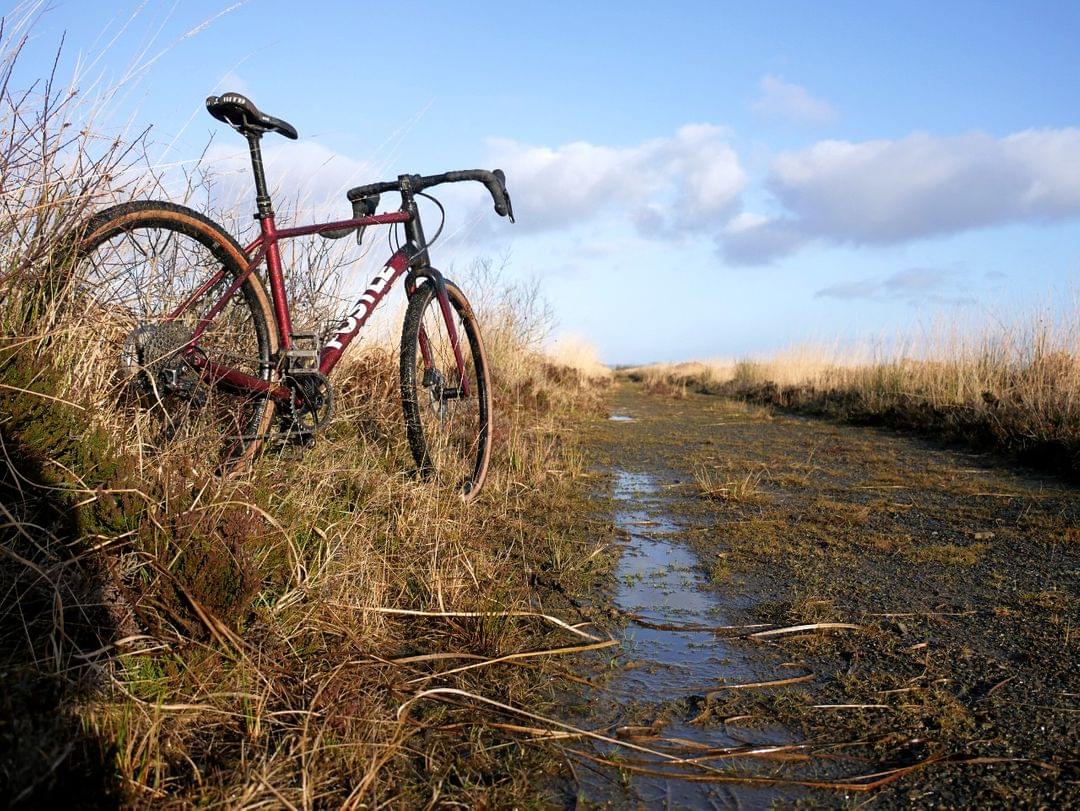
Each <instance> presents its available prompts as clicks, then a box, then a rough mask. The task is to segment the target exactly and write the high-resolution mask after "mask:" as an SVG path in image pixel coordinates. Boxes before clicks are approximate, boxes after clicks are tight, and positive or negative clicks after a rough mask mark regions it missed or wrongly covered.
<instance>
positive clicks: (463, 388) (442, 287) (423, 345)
mask: <svg viewBox="0 0 1080 811" xmlns="http://www.w3.org/2000/svg"><path fill="white" fill-rule="evenodd" d="M417 278H425V279H427V280H428V282H429V283H430V284H433V285H435V298H436V300H437V301H438V302H439V310H440V312H442V317H443V321H445V322H446V334H447V335H448V336H449V337H450V347H451V349H453V351H454V363H456V364H457V370H458V380H459V381H460V385H459V388H458V389H457V392H456V396H458V397H468V396H469V378H468V375H466V374H465V359H464V356H463V355H462V352H461V340H460V337H459V336H458V331H457V326H456V325H455V324H454V311H453V306H452V305H451V304H450V296H449V294H448V293H447V292H446V279H444V278H443V275H442V274H441V273H440V272H439V271H437V270H436V269H435V268H433V267H421V268H411V269H410V270H409V274H408V275H407V276H406V277H405V294H406V295H407V296H408V297H409V298H410V299H412V297H413V294H415V293H416V289H417V283H416V280H417ZM418 341H419V344H420V355H421V357H423V359H424V383H425V385H427V382H428V380H431V379H433V378H434V377H435V375H436V374H437V373H438V370H437V369H436V368H435V358H434V355H433V354H432V351H431V341H430V340H429V339H428V335H427V332H426V331H425V329H424V322H423V319H421V321H420V332H419V335H418ZM440 399H442V397H441V396H440ZM447 399H449V398H447Z"/></svg>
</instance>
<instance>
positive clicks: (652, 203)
mask: <svg viewBox="0 0 1080 811" xmlns="http://www.w3.org/2000/svg"><path fill="white" fill-rule="evenodd" d="M727 138H728V132H727V130H725V129H723V128H721V127H716V126H713V125H710V124H688V125H686V126H684V127H682V128H680V129H679V130H678V131H677V132H676V133H675V134H674V135H672V136H669V137H665V138H656V139H652V140H648V141H645V142H643V143H641V144H638V145H635V146H629V147H613V146H603V145H597V144H591V143H588V142H586V141H575V142H573V143H570V144H566V145H565V146H561V147H557V148H552V147H547V146H532V145H528V144H522V143H519V142H517V141H511V140H506V139H493V140H492V141H491V142H490V146H491V153H490V157H489V160H490V163H491V165H492V166H498V167H500V168H502V169H503V170H505V171H506V177H507V184H508V186H509V189H510V192H511V194H512V196H513V201H514V209H515V212H516V213H517V215H518V220H519V222H520V225H521V228H522V229H523V230H530V231H540V230H547V229H553V228H562V227H566V226H569V225H572V224H573V223H576V222H582V221H585V220H589V219H592V218H594V217H596V216H598V215H600V214H603V213H615V214H617V215H621V216H625V217H626V218H628V219H629V220H630V221H631V222H633V223H634V224H635V225H636V226H637V227H638V229H639V230H640V231H641V233H643V234H647V235H652V236H658V235H671V234H675V233H678V232H681V231H692V230H697V229H701V228H705V229H708V230H713V229H718V228H719V227H720V226H721V224H722V223H723V221H724V220H725V219H727V218H728V217H730V216H731V214H732V213H733V212H734V211H735V210H736V209H737V206H738V198H739V195H740V193H741V192H742V190H743V188H744V187H745V186H746V175H745V173H744V172H743V170H742V167H741V166H740V164H739V158H738V155H736V153H735V150H734V149H732V148H731V146H730V145H729V144H728V143H727Z"/></svg>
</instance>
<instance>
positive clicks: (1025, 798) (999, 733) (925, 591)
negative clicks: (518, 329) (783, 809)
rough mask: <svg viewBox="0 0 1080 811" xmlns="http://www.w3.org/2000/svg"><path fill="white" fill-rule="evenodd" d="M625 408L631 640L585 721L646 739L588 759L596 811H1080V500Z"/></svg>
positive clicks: (614, 596) (597, 451)
mask: <svg viewBox="0 0 1080 811" xmlns="http://www.w3.org/2000/svg"><path fill="white" fill-rule="evenodd" d="M612 408H613V413H614V414H615V415H617V416H619V417H622V419H616V420H607V421H604V422H603V424H601V425H597V426H596V427H595V428H594V429H593V431H592V435H591V437H590V447H591V448H592V452H593V458H594V461H595V463H596V465H597V466H598V468H600V469H602V470H604V471H606V473H607V475H608V477H609V478H608V480H609V481H610V493H609V500H608V501H607V502H606V503H605V505H604V507H603V508H604V509H605V510H608V511H609V512H610V515H611V520H612V522H613V525H614V528H615V530H614V531H615V535H616V538H617V543H618V545H619V546H620V548H621V550H622V554H621V558H620V560H619V563H618V564H617V565H616V568H615V572H614V577H613V579H612V585H611V591H610V593H609V594H608V595H606V599H607V600H608V601H609V603H610V605H609V606H608V607H609V609H610V614H612V615H613V616H615V617H617V620H616V621H614V622H613V623H612V624H611V626H610V627H609V629H608V630H609V631H611V632H612V633H613V634H615V635H617V636H619V638H620V639H621V640H622V645H621V647H620V649H619V652H618V654H617V655H616V656H614V657H608V658H607V659H606V660H605V662H604V663H603V667H602V669H600V670H598V673H597V674H596V676H597V679H598V681H599V683H600V684H601V685H602V687H601V688H600V689H598V690H595V691H592V692H585V693H583V694H579V695H576V696H575V697H574V698H573V699H572V701H571V702H570V703H568V705H567V711H566V717H567V718H568V719H570V720H572V721H575V722H577V723H579V724H580V725H582V726H589V727H590V728H592V729H597V730H599V731H601V732H603V733H604V734H607V735H610V736H611V737H612V738H616V739H619V740H621V741H623V742H626V743H629V744H631V746H630V747H621V746H618V745H615V744H611V743H602V742H598V743H595V745H593V746H591V747H584V748H581V749H580V751H581V752H582V754H581V755H579V756H576V759H573V763H574V764H575V765H574V771H575V776H576V778H577V783H576V795H577V798H578V800H579V802H580V803H581V805H583V806H584V807H592V806H594V805H596V806H605V805H610V806H616V807H635V806H649V807H652V806H658V807H663V806H665V805H672V806H685V805H690V804H692V805H696V806H704V807H708V806H709V804H710V803H712V804H717V805H721V806H730V805H738V806H740V807H765V806H768V805H770V804H780V805H790V804H794V803H799V804H802V803H808V804H810V805H826V806H837V805H840V806H844V805H854V804H857V803H859V802H861V801H862V800H865V799H867V798H873V801H874V804H875V805H887V806H892V805H909V804H913V803H914V804H917V805H921V806H938V805H941V806H953V805H958V804H980V805H986V804H993V805H1004V804H1008V805H1014V804H1023V805H1033V806H1040V805H1050V806H1064V805H1070V804H1075V803H1077V802H1078V801H1080V782H1078V781H1080V770H1078V759H1077V755H1076V753H1077V752H1078V751H1080V677H1078V675H1077V664H1078V656H1077V639H1076V637H1077V625H1078V624H1080V622H1078V620H1080V605H1078V594H1080V591H1078V589H1080V576H1078V575H1080V565H1078V563H1080V499H1078V498H1077V496H1078V495H1080V494H1078V492H1077V490H1076V489H1075V488H1074V487H1073V486H1071V485H1069V484H1067V483H1064V482H1062V481H1060V480H1055V479H1053V478H1048V477H1039V476H1036V475H1033V474H1030V473H1026V472H1024V471H1018V470H1016V469H1014V468H1011V467H1010V466H1008V465H1007V464H1006V463H1003V462H1000V461H997V460H995V459H994V458H993V457H990V456H982V455H976V454H972V453H969V452H964V451H962V450H952V449H947V448H944V447H942V446H940V445H936V444H933V443H929V442H926V441H923V440H919V439H913V438H911V437H908V436H904V435H901V434H897V433H893V432H889V431H881V430H875V429H867V428H859V427H853V426H845V425H839V424H836V423H832V422H828V421H823V420H814V419H801V418H796V417H787V416H780V415H775V414H772V413H770V412H768V411H766V410H763V409H759V408H756V407H752V406H746V405H744V404H740V403H735V402H732V401H728V400H723V399H721V398H717V397H708V396H700V395H692V396H690V397H688V398H686V399H680V400H676V399H670V398H664V397H655V396H650V395H647V394H645V393H644V392H643V390H642V389H641V388H640V387H639V386H636V385H631V384H622V385H621V386H619V387H618V388H617V389H616V391H615V393H614V394H613V398H612ZM798 626H810V627H808V628H806V629H804V630H791V629H792V628H793V627H798ZM845 626H856V627H845ZM762 630H765V631H776V630H780V631H781V632H778V633H767V634H765V635H763V636H756V637H755V636H752V634H754V633H758V632H760V631H762ZM767 682H773V683H774V684H772V685H767V684H766V685H764V686H762V683H767ZM768 747H779V748H778V749H773V750H771V751H770V750H769V749H768ZM677 758H682V759H683V762H674V759H677ZM687 759H693V760H694V761H695V762H693V763H690V762H688V761H687ZM598 760H599V761H607V762H608V763H609V764H610V763H614V764H615V765H614V766H612V765H603V764H602V763H598V762H597V761H598ZM703 765H704V768H703ZM690 775H692V776H694V780H693V781H690V780H687V779H685V778H686V777H687V776H690ZM868 775H879V776H877V777H868ZM733 777H737V778H740V779H739V780H735V781H733V780H732V778H733ZM876 783H881V785H879V786H877V787H875V788H872V789H870V790H868V791H867V790H865V789H868V788H869V787H870V786H873V785H874V784H876Z"/></svg>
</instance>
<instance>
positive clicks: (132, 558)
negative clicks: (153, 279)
mask: <svg viewBox="0 0 1080 811" xmlns="http://www.w3.org/2000/svg"><path fill="white" fill-rule="evenodd" d="M3 39H4V37H3V35H0V40H3ZM4 41H5V42H8V43H9V44H8V47H9V48H10V47H11V46H10V40H4ZM17 44H18V43H17V41H16V46H17ZM15 55H16V54H15V53H12V52H10V51H8V52H5V53H4V54H2V55H0V56H2V57H3V58H0V95H2V99H0V101H2V106H0V129H3V130H4V131H5V132H6V133H8V134H7V135H5V139H6V140H5V145H4V147H3V149H4V150H5V151H3V153H2V154H0V181H2V187H3V190H4V194H3V195H0V200H2V201H3V203H2V205H3V206H4V210H3V214H4V215H5V216H4V218H3V219H2V221H0V262H2V264H0V285H2V287H0V295H2V299H0V323H2V324H3V331H2V335H3V339H2V342H0V440H2V442H0V445H2V451H3V459H2V460H0V516H2V521H3V530H2V532H0V593H2V594H3V599H2V600H0V651H2V654H0V668H2V669H3V672H4V679H5V690H4V691H3V695H2V696H0V719H3V720H0V784H2V785H3V786H4V787H5V790H6V796H7V797H8V799H9V800H11V801H13V802H15V803H19V802H22V803H26V804H30V805H39V806H40V805H49V804H59V803H62V802H66V801H68V800H70V798H72V797H77V798H78V799H79V800H80V801H81V802H83V803H90V804H94V803H101V804H109V803H116V802H119V803H122V804H124V805H130V806H153V807H167V806H174V807H191V806H229V807H232V806H245V807H249V806H250V807H254V806H259V805H265V806H272V807H288V808H312V807H316V806H318V807H329V806H334V807H337V806H342V807H350V808H358V807H361V806H364V807H367V806H372V805H385V804H396V805H398V806H403V807H422V806H425V805H429V804H440V803H442V804H461V805H466V806H476V805H487V806H506V805H512V804H514V803H516V802H518V801H519V799H520V798H521V797H524V796H526V786H527V785H528V784H529V783H530V778H531V775H532V774H533V773H534V771H535V769H534V766H533V765H532V764H533V762H534V760H535V758H536V757H538V755H537V754H536V753H535V750H531V749H529V748H527V747H523V746H519V745H518V744H517V742H516V741H517V739H516V738H515V737H514V736H513V734H512V733H508V732H506V731H502V730H498V729H496V728H495V727H494V726H492V725H491V724H489V720H491V718H492V716H491V715H490V711H489V712H487V713H485V712H480V711H478V710H477V709H476V706H477V705H475V704H474V705H471V706H470V703H469V702H467V701H464V700H462V698H461V697H460V694H457V693H448V692H434V693H432V692H426V693H425V691H429V690H430V688H434V687H439V688H453V689H456V690H462V691H468V692H469V693H471V694H475V695H478V696H481V697H482V698H483V699H485V700H488V701H492V702H501V703H505V704H509V705H514V706H525V707H528V706H536V705H538V704H539V703H541V702H543V701H544V700H545V699H546V698H547V697H548V695H549V691H550V689H551V686H550V685H551V676H552V674H553V673H555V674H557V673H558V669H557V664H556V663H557V662H558V661H559V660H560V658H561V657H563V656H564V655H566V654H573V653H574V652H575V651H577V650H578V649H581V648H583V647H585V648H587V647H588V646H589V645H590V644H595V642H594V640H591V639H583V637H588V636H589V635H588V633H587V632H586V631H584V630H582V629H580V628H570V627H569V624H568V622H567V619H568V618H569V617H571V616H573V615H569V614H562V613H561V612H560V607H559V606H560V603H559V602H558V601H559V598H558V596H557V595H550V596H546V597H545V598H544V600H543V606H544V608H543V609H541V608H540V607H539V605H540V600H539V599H538V597H537V593H536V588H537V587H536V584H535V573H536V572H538V571H543V572H544V577H545V578H546V579H547V580H550V581H553V582H554V583H556V584H560V585H562V584H565V586H566V587H568V588H573V587H574V584H575V583H579V582H581V581H582V580H583V579H585V578H588V577H590V576H591V575H592V571H591V569H590V568H589V567H591V566H598V565H600V564H599V562H598V560H597V559H596V557H595V556H591V557H590V556H588V555H587V554H584V553H582V551H581V546H580V544H581V541H580V538H581V537H583V535H584V533H583V532H582V528H581V522H582V521H583V520H584V519H581V518H579V517H578V516H579V515H581V514H582V510H580V509H579V508H578V507H579V505H578V504H577V501H576V499H578V498H579V490H580V487H579V485H578V484H577V482H576V479H577V477H579V476H580V475H582V473H583V469H582V464H581V462H580V457H579V454H578V453H577V451H576V449H575V447H574V443H573V439H572V436H571V435H570V430H571V429H570V427H569V426H571V425H572V421H573V417H574V414H575V413H578V412H579V410H580V409H583V408H589V407H591V403H592V402H593V400H594V398H595V397H596V395H595V393H594V389H593V387H592V384H591V383H590V379H591V378H590V376H589V375H582V374H580V373H579V372H578V371H576V370H566V369H563V368H562V367H560V366H558V365H557V364H555V363H553V362H551V361H550V360H548V359H546V358H545V357H544V356H543V355H542V353H541V352H540V347H541V346H542V341H541V339H542V337H543V336H542V333H543V331H544V329H545V322H544V319H545V315H544V311H543V308H542V307H541V306H540V305H539V304H538V301H537V299H536V297H535V295H534V294H531V293H530V292H529V291H528V290H524V291H523V290H522V289H520V288H518V289H514V288H511V289H509V290H506V289H505V288H501V287H500V286H499V285H498V283H497V280H493V279H491V278H488V279H487V280H486V281H487V283H486V284H484V285H483V286H482V287H481V288H480V289H479V290H478V292H479V295H478V296H476V301H475V302H474V304H475V306H476V309H477V312H478V314H479V319H480V323H481V326H482V330H483V332H484V336H485V338H486V341H487V346H488V350H489V354H490V360H491V364H492V367H493V368H492V375H493V379H494V381H495V388H496V391H495V425H494V434H495V450H494V456H493V462H492V472H491V473H490V475H489V478H488V481H487V484H486V485H485V489H484V491H483V493H482V494H481V495H480V496H479V497H478V498H477V499H476V500H475V501H474V502H470V503H469V504H467V505H466V504H463V503H462V501H461V500H460V498H459V497H458V495H457V493H456V492H453V491H446V490H440V489H439V488H437V487H433V486H432V485H430V484H428V483H426V482H423V481H420V480H418V479H416V478H415V477H414V476H413V475H412V472H411V471H412V462H411V457H410V454H409V451H408V447H407V444H406V442H405V438H404V430H403V425H402V418H401V413H400V403H399V402H398V399H397V397H398V394H397V388H398V371H397V357H396V352H395V351H394V350H393V349H392V348H388V347H387V346H385V345H380V344H378V343H376V344H374V345H372V346H370V347H369V348H368V349H367V351H365V352H361V353H360V354H358V355H356V356H355V357H353V358H352V359H351V360H350V361H349V363H348V364H345V365H343V366H342V367H341V368H340V369H339V370H338V373H336V374H335V376H334V380H333V382H334V385H335V389H336V393H337V402H336V418H335V419H334V421H333V423H332V424H331V425H330V426H329V427H328V429H327V430H326V432H325V433H324V434H322V435H320V438H319V440H318V442H317V443H316V445H315V446H314V447H313V448H311V449H309V450H307V451H306V453H304V454H303V455H299V454H297V453H296V452H295V451H291V450H288V449H286V450H283V451H281V452H268V453H266V454H265V455H264V456H263V457H262V458H261V459H259V460H258V461H257V462H256V464H255V466H254V469H253V470H251V471H249V472H246V473H245V474H244V475H241V476H236V477H232V478H222V477H219V476H216V475H214V471H213V468H214V460H213V459H212V458H208V457H204V456H201V455H199V454H197V453H195V452H194V451H193V446H191V445H188V444H185V443H181V442H174V443H172V445H170V446H169V447H168V449H167V452H161V453H149V452H146V450H145V449H144V448H141V447H140V444H139V443H138V442H134V441H133V435H134V434H133V432H136V431H137V426H138V424H139V416H138V414H137V413H136V412H134V411H133V410H132V407H131V406H130V405H122V404H118V400H117V398H116V397H106V396H103V394H102V392H103V391H105V390H107V388H108V380H109V378H110V375H111V374H112V371H111V370H112V369H114V364H113V361H114V360H115V359H113V358H108V357H98V356H97V355H95V353H94V351H92V349H91V347H93V346H94V345H95V344H94V343H93V342H92V341H88V340H87V337H88V335H90V333H88V332H87V330H88V329H91V330H97V331H100V329H102V326H101V324H100V323H98V324H97V325H96V326H92V325H88V323H87V322H86V321H85V320H82V319H80V318H78V317H77V316H79V315H80V314H82V315H85V308H82V307H79V306H75V305H76V304H77V303H78V302H77V301H76V300H75V298H73V295H74V294H73V293H72V290H73V287H72V286H66V287H65V286H59V285H58V284H57V280H58V279H59V278H61V276H62V274H60V273H58V270H61V269H63V268H65V267H66V265H65V262H66V259H65V256H66V246H67V245H68V243H67V242H66V236H67V235H68V234H69V233H71V232H72V230H73V229H74V228H75V226H76V225H77V224H78V223H79V222H80V221H82V220H83V219H84V218H85V216H86V215H87V213H88V212H89V211H91V210H93V209H95V208H97V207H98V206H99V205H100V201H106V200H110V201H111V200H112V199H115V198H116V197H117V196H120V195H122V193H123V189H120V188H117V187H116V186H115V184H114V182H113V180H112V178H115V177H120V176H124V174H125V170H126V169H127V168H129V167H130V166H131V164H132V163H133V158H132V157H131V156H132V155H133V154H134V153H131V152H127V151H126V150H127V145H122V144H121V145H113V146H106V147H105V148H104V149H103V151H101V152H100V154H97V155H95V153H94V149H95V145H96V143H97V142H95V141H94V140H93V139H89V140H88V141H87V142H86V143H82V142H80V141H79V140H78V139H76V140H75V141H69V140H67V139H68V136H67V135H66V134H65V133H66V131H67V127H66V126H65V125H66V124H67V123H69V122H74V123H76V124H78V123H80V122H79V115H78V110H76V109H74V108H71V107H65V102H64V99H66V98H69V96H67V95H65V94H64V92H62V91H61V92H60V95H59V96H58V97H57V98H51V97H50V98H49V100H48V102H46V101H45V100H43V99H42V98H41V97H40V96H39V95H35V94H30V95H28V96H19V95H18V94H17V92H16V90H15V88H14V85H10V84H9V83H8V81H7V80H8V79H9V78H10V77H11V70H12V65H13V64H14V63H15V62H16V61H17V60H15ZM5 71H6V73H5ZM70 98H73V97H70ZM78 129H79V128H78V127H76V128H75V131H78ZM9 137H10V138H9ZM76 278H77V272H76ZM481 281H484V280H481ZM465 282H466V284H465V289H466V290H467V291H468V292H470V293H471V292H474V291H477V288H476V287H474V286H473V285H470V284H468V283H467V282H468V280H465ZM318 303H319V302H318V301H316V302H315V304H318ZM107 315H108V314H104V316H105V317H107ZM316 315H318V313H316ZM568 379H570V380H573V381H574V385H572V386H569V385H566V380H568ZM588 551H590V552H591V551H592V549H591V548H590V549H589V550H588ZM583 561H584V562H583ZM563 608H564V609H565V608H568V606H564V607H563ZM578 621H579V620H578V619H574V620H573V622H578ZM508 657H509V658H508ZM421 694H423V695H425V696H426V697H425V698H423V699H422V700H415V699H416V697H417V696H420V695H421ZM406 706H407V707H409V710H408V712H406V713H401V714H399V710H400V709H401V708H403V707H406ZM492 706H493V705H492ZM528 791H529V792H531V796H532V798H533V799H534V800H535V786H532V787H531V788H529V789H528Z"/></svg>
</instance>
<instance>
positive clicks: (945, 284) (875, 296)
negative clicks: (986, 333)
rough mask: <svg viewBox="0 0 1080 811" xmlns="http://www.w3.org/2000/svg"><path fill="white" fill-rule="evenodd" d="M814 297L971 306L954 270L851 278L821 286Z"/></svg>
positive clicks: (919, 269)
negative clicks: (847, 280) (846, 280)
mask: <svg viewBox="0 0 1080 811" xmlns="http://www.w3.org/2000/svg"><path fill="white" fill-rule="evenodd" d="M815 295H816V297H817V298H834V299H848V300H850V299H870V300H878V301H885V300H893V301H906V302H907V303H908V304H921V303H938V304H952V305H964V304H974V303H975V298H974V297H972V296H971V295H970V293H969V292H968V290H967V285H966V284H965V283H964V281H963V279H961V278H960V277H959V274H958V273H957V271H956V270H952V269H946V268H929V267H913V268H907V269H906V270H901V271H897V272H896V273H893V274H891V275H889V276H885V277H870V278H864V279H855V280H853V281H849V282H838V283H836V284H831V285H829V286H828V287H823V288H822V289H821V290H818V291H817V293H816V294H815Z"/></svg>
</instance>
